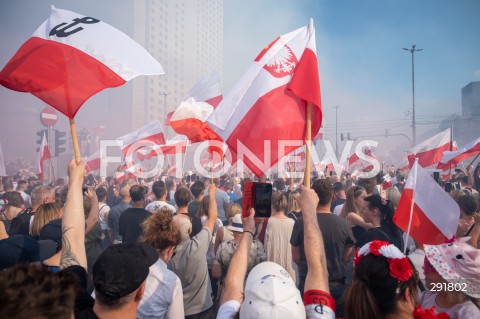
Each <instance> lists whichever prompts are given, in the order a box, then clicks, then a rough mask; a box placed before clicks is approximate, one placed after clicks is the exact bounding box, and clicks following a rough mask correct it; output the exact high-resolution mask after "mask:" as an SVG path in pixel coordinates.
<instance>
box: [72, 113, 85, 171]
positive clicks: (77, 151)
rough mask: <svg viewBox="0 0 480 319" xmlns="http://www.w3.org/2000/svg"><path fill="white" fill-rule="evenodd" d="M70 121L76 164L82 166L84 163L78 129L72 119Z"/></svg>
mask: <svg viewBox="0 0 480 319" xmlns="http://www.w3.org/2000/svg"><path fill="white" fill-rule="evenodd" d="M69 120H70V132H71V133H72V142H73V152H74V153H75V162H77V164H80V162H81V161H82V155H81V154H80V146H79V145H78V136H77V128H76V126H75V121H74V120H73V119H72V118H71V119H69Z"/></svg>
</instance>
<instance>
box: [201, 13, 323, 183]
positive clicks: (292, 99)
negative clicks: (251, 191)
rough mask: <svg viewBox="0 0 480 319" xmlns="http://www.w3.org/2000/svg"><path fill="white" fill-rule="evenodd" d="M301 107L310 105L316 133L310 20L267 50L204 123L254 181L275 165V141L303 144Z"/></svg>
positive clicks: (316, 82) (314, 57)
mask: <svg viewBox="0 0 480 319" xmlns="http://www.w3.org/2000/svg"><path fill="white" fill-rule="evenodd" d="M307 103H311V104H312V106H313V107H312V128H311V130H312V132H318V130H319V129H320V124H321V121H322V111H321V102H320V80H319V75H318V64H317V55H316V49H315V29H314V27H313V21H312V20H311V22H310V24H309V25H308V26H306V27H303V28H300V29H297V30H295V31H293V32H290V33H288V34H285V35H282V36H280V37H278V38H277V39H276V40H275V41H273V42H272V43H271V44H270V45H268V46H267V47H266V48H265V49H264V50H263V51H262V52H261V53H260V54H259V56H258V57H257V58H256V59H255V61H254V62H253V63H252V64H251V66H250V68H249V69H248V70H247V72H246V73H245V74H244V75H243V77H242V78H241V79H240V80H239V82H238V83H237V84H236V85H235V86H234V88H233V89H232V90H231V92H229V94H228V95H227V96H225V98H224V99H223V100H222V102H221V103H220V105H219V106H218V107H217V108H216V109H215V111H214V112H213V113H212V115H211V116H210V117H209V118H208V119H207V123H208V125H210V127H212V128H213V129H214V130H215V132H216V133H218V134H219V136H220V137H221V138H222V139H223V140H224V141H226V143H227V144H228V146H229V148H230V150H232V151H233V153H234V154H238V156H239V157H240V158H237V159H238V160H240V159H241V160H243V162H244V163H245V165H246V166H247V167H248V168H250V169H251V170H252V172H253V173H254V174H255V175H257V176H258V177H260V176H261V175H262V174H263V173H264V172H266V171H267V170H268V169H269V168H270V167H272V166H273V165H274V164H275V163H277V162H278V161H279V160H280V158H279V148H280V146H279V144H280V141H285V140H297V141H298V140H305V128H306V122H307V121H306V119H307V111H306V110H307ZM269 143H270V144H269ZM296 148H298V145H297V146H287V147H285V149H284V151H283V152H280V154H288V153H290V152H292V151H293V150H294V149H296ZM239 151H240V153H239Z"/></svg>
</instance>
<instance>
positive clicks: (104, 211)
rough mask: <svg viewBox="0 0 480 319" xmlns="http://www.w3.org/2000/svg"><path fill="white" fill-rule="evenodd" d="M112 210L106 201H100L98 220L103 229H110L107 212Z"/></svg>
mask: <svg viewBox="0 0 480 319" xmlns="http://www.w3.org/2000/svg"><path fill="white" fill-rule="evenodd" d="M109 212H110V206H108V205H107V204H105V203H98V221H99V222H100V227H102V230H106V229H108V224H107V219H106V218H105V214H108V213H109Z"/></svg>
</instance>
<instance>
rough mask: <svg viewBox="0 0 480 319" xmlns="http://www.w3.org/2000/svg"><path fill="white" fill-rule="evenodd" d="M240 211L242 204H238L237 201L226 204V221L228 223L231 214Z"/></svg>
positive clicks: (239, 212) (233, 214) (231, 216)
mask: <svg viewBox="0 0 480 319" xmlns="http://www.w3.org/2000/svg"><path fill="white" fill-rule="evenodd" d="M241 213H242V206H240V204H239V203H233V204H232V205H230V206H228V209H227V217H228V222H229V223H230V221H231V220H232V218H233V216H235V215H237V214H241Z"/></svg>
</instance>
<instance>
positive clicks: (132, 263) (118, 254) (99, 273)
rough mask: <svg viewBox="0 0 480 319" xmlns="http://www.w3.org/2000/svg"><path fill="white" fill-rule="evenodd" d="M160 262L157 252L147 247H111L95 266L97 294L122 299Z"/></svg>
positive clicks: (139, 245)
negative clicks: (151, 267)
mask: <svg viewBox="0 0 480 319" xmlns="http://www.w3.org/2000/svg"><path fill="white" fill-rule="evenodd" d="M157 260H158V253H157V251H156V250H155V248H153V247H152V246H151V245H149V244H147V243H135V244H117V245H112V246H110V247H108V248H107V249H106V250H105V251H104V252H103V253H102V254H101V255H100V256H99V257H98V259H97V261H96V262H95V264H94V265H93V272H92V274H93V284H94V286H95V293H96V294H102V295H106V296H108V297H110V298H121V297H124V296H126V295H128V294H130V293H132V292H134V291H135V290H136V289H138V287H140V285H141V284H142V283H143V282H144V281H145V279H146V278H147V276H148V273H149V268H150V266H152V265H153V264H154V263H155V262H156V261H157Z"/></svg>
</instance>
